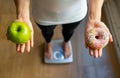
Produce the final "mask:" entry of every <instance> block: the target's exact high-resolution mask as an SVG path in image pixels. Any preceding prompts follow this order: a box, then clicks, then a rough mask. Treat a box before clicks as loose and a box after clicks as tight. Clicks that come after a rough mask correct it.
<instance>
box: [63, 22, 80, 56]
mask: <svg viewBox="0 0 120 78" xmlns="http://www.w3.org/2000/svg"><path fill="white" fill-rule="evenodd" d="M79 23H80V21H79V22H75V23H70V24H63V25H62V26H63V29H62V34H63V37H64V43H63V49H64V52H65V53H64V55H65V58H68V57H69V56H70V55H71V53H70V46H69V45H68V41H69V40H70V38H71V37H72V35H73V33H74V30H75V29H76V28H77V27H78V26H79V25H78V24H79Z"/></svg>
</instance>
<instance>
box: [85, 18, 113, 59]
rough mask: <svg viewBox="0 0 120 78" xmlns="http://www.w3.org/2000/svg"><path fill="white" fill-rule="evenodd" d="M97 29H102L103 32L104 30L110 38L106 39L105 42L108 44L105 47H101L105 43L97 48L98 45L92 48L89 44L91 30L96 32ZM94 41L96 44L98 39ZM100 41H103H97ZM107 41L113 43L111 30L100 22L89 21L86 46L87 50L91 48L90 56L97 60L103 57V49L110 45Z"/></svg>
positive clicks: (86, 31)
mask: <svg viewBox="0 0 120 78" xmlns="http://www.w3.org/2000/svg"><path fill="white" fill-rule="evenodd" d="M96 28H99V29H100V28H102V30H104V32H107V33H108V34H107V35H106V36H108V37H106V39H105V40H106V41H104V42H106V43H105V45H103V46H101V44H103V43H101V44H99V45H100V46H99V47H98V48H97V45H98V44H95V46H96V47H93V48H92V47H91V45H89V44H88V34H89V32H90V31H91V30H95V29H96ZM95 33H99V31H95ZM94 38H95V37H94ZM92 40H93V42H94V40H97V39H92ZM99 40H101V39H98V40H97V41H99ZM102 41H103V40H102ZM107 41H108V42H112V41H113V39H112V35H111V33H110V31H109V29H108V28H107V26H106V25H105V24H104V23H103V22H101V21H99V22H98V21H93V20H89V21H88V22H87V26H86V29H85V45H86V48H89V54H90V55H91V56H94V57H95V58H98V57H101V56H102V49H103V48H104V47H105V46H106V45H107V43H108V42H107ZM93 42H92V43H93ZM90 43H91V42H90ZM93 46H94V45H93Z"/></svg>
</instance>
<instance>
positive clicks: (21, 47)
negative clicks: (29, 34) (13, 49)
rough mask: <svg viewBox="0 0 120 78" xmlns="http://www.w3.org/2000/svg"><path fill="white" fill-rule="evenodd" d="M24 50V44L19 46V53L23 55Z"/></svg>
mask: <svg viewBox="0 0 120 78" xmlns="http://www.w3.org/2000/svg"><path fill="white" fill-rule="evenodd" d="M24 50H25V44H21V45H20V52H21V53H24Z"/></svg>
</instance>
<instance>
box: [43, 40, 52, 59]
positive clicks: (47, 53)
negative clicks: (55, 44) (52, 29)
mask: <svg viewBox="0 0 120 78" xmlns="http://www.w3.org/2000/svg"><path fill="white" fill-rule="evenodd" d="M52 51H53V50H52V43H51V42H50V43H47V44H46V45H45V57H46V58H48V59H52Z"/></svg>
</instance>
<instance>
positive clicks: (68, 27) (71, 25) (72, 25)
mask: <svg viewBox="0 0 120 78" xmlns="http://www.w3.org/2000/svg"><path fill="white" fill-rule="evenodd" d="M80 22H81V21H78V22H74V23H69V24H63V25H62V27H63V30H66V31H67V30H74V29H75V28H77V27H78V26H79V24H80Z"/></svg>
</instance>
